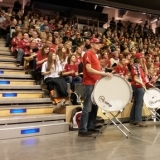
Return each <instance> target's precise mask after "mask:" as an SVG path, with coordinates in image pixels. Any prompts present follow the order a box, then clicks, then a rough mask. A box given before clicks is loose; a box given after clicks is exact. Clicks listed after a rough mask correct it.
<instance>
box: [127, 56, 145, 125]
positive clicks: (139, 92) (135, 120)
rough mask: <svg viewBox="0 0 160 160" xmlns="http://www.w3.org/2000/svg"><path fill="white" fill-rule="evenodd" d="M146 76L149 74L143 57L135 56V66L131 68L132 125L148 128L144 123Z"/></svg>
mask: <svg viewBox="0 0 160 160" xmlns="http://www.w3.org/2000/svg"><path fill="white" fill-rule="evenodd" d="M146 74H148V71H147V68H146V65H145V61H144V59H143V55H142V54H140V53H137V54H136V55H135V59H134V64H133V65H132V67H131V78H132V82H131V85H132V89H133V96H134V102H133V106H132V109H131V113H130V124H133V125H136V126H138V127H146V126H147V125H146V124H145V123H142V107H143V95H144V92H145V90H146Z"/></svg>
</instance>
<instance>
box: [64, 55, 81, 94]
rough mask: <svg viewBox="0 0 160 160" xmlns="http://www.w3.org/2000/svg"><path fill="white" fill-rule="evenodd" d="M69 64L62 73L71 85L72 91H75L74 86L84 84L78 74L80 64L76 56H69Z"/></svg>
mask: <svg viewBox="0 0 160 160" xmlns="http://www.w3.org/2000/svg"><path fill="white" fill-rule="evenodd" d="M67 61H68V63H67V64H66V65H65V67H64V70H63V72H62V76H65V81H66V82H67V83H70V85H71V90H72V91H74V85H75V84H76V83H82V78H81V77H80V76H79V74H78V64H76V56H75V55H74V54H72V55H69V57H68V60H67Z"/></svg>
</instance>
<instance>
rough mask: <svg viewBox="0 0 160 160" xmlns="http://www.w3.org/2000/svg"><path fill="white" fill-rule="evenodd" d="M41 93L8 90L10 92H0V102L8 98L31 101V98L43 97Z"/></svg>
mask: <svg viewBox="0 0 160 160" xmlns="http://www.w3.org/2000/svg"><path fill="white" fill-rule="evenodd" d="M43 93H44V92H43V91H39V90H38V91H28V90H23V91H20V90H10V91H2V90H1V91H0V101H1V100H3V99H5V100H8V99H10V98H12V99H13V98H14V99H17V98H18V99H20V98H22V99H23V98H25V99H31V98H42V97H43Z"/></svg>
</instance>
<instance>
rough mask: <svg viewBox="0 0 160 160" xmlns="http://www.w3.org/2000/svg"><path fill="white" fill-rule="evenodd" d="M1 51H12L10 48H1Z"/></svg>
mask: <svg viewBox="0 0 160 160" xmlns="http://www.w3.org/2000/svg"><path fill="white" fill-rule="evenodd" d="M0 49H1V51H10V48H9V47H1V48H0Z"/></svg>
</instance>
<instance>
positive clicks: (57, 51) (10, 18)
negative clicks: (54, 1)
mask: <svg viewBox="0 0 160 160" xmlns="http://www.w3.org/2000/svg"><path fill="white" fill-rule="evenodd" d="M25 8H26V9H25V10H24V13H23V12H22V10H14V9H13V10H12V9H11V8H8V9H7V10H6V11H5V12H4V11H3V10H2V9H1V10H0V37H1V38H5V39H6V47H10V48H11V51H12V53H13V55H14V56H15V57H16V64H15V65H16V66H21V65H24V70H25V73H26V74H30V73H31V74H32V75H33V78H34V79H35V80H36V82H37V84H40V80H41V78H42V75H43V76H44V78H47V77H52V78H55V77H59V76H62V77H64V80H65V81H66V82H67V83H70V84H71V86H72V87H71V89H72V90H73V91H74V84H75V83H82V79H83V62H82V57H83V55H84V54H85V51H86V50H88V49H90V39H91V38H98V39H100V40H101V41H102V48H101V50H100V52H99V53H97V56H98V58H99V61H100V64H101V67H102V70H103V71H104V72H105V71H109V72H112V73H116V74H120V75H121V76H123V77H125V78H126V79H128V80H129V79H130V66H131V65H132V63H133V58H134V55H135V54H136V53H141V54H143V55H144V57H145V60H146V62H145V63H146V65H147V69H148V72H149V74H148V75H146V78H147V79H148V81H150V82H151V83H152V84H155V83H156V81H157V80H158V78H159V65H160V62H159V58H160V42H159V39H158V36H157V35H156V34H154V33H153V30H152V29H151V27H150V26H149V24H148V22H147V21H146V23H145V24H144V25H143V26H142V25H141V24H136V25H134V24H133V23H132V22H128V24H127V26H124V25H123V24H122V22H121V21H119V22H118V23H116V22H115V20H114V18H112V20H111V21H110V25H109V27H108V28H107V29H106V30H105V32H104V33H101V32H100V31H99V30H98V28H97V27H93V28H92V27H91V26H87V25H84V26H83V28H82V29H80V28H79V27H78V23H73V21H72V20H71V19H68V18H64V17H60V15H59V13H58V12H53V14H52V15H43V14H41V13H35V12H34V11H31V8H29V4H27V5H26V7H25ZM51 53H52V56H51ZM49 58H50V59H51V60H49ZM50 61H51V62H50ZM50 90H51V89H50Z"/></svg>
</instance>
